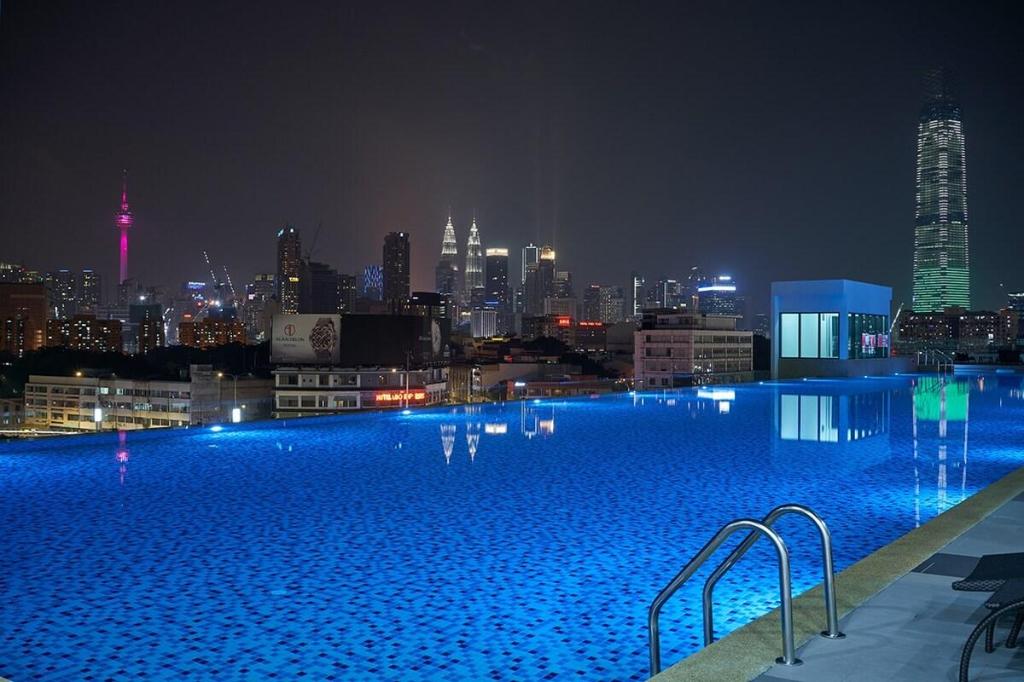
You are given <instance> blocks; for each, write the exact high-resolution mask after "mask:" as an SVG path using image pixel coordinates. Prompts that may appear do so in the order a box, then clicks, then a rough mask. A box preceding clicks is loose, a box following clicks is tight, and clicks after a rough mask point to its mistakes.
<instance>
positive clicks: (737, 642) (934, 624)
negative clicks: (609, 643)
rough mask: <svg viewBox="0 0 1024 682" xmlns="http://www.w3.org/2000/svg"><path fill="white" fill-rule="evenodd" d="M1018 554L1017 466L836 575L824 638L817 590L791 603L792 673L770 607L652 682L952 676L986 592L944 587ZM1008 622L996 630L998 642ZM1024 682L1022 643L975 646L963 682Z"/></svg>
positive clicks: (1022, 484)
mask: <svg viewBox="0 0 1024 682" xmlns="http://www.w3.org/2000/svg"><path fill="white" fill-rule="evenodd" d="M1004 552H1024V468H1022V469H1018V470H1017V471H1015V472H1013V473H1011V474H1009V475H1007V476H1005V477H1004V478H1002V479H1000V480H999V481H997V482H995V483H993V484H992V485H990V486H988V487H987V488H985V489H984V490H981V491H980V492H978V493H977V494H975V495H974V496H972V497H970V498H968V499H967V500H965V501H963V502H961V503H960V504H958V505H957V506H955V507H953V508H952V509H950V510H948V511H946V512H945V513H943V514H941V515H939V516H938V517H936V518H934V519H932V520H931V521H930V522H928V523H926V524H925V525H924V526H921V527H920V528H917V529H915V530H913V531H911V532H910V533H908V534H907V535H905V536H903V537H901V538H899V539H898V540H896V541H895V542H892V543H891V544H889V545H886V546H885V547H883V548H882V549H880V550H879V551H877V552H875V553H873V554H871V555H869V556H867V557H865V558H864V559H862V560H861V561H859V562H857V563H856V564H854V565H853V566H850V567H849V568H847V569H846V570H845V571H842V572H841V573H839V574H838V575H837V576H836V596H837V603H838V607H839V614H840V617H841V620H840V629H841V630H842V631H843V632H844V633H845V634H846V638H845V639H841V640H826V639H824V638H822V637H820V636H818V633H819V632H820V631H821V630H822V629H823V628H824V618H825V615H824V608H823V605H822V604H823V598H822V590H821V586H820V585H819V586H818V587H816V588H814V589H812V590H809V591H808V592H805V593H804V594H802V595H801V596H800V597H797V598H796V599H794V600H793V620H794V633H795V636H796V640H797V642H798V644H800V643H803V646H800V648H799V649H798V651H797V657H798V658H800V659H801V660H803V664H802V665H800V666H784V665H776V664H774V660H775V658H776V657H777V656H779V655H780V653H781V635H780V631H779V614H778V609H776V610H775V611H772V612H771V613H768V614H766V615H765V616H762V617H761V618H759V619H757V620H755V621H753V622H752V623H750V624H748V625H746V626H744V627H742V628H739V629H738V630H736V631H734V632H733V633H732V634H730V635H728V636H727V637H724V638H723V639H721V640H719V641H717V642H715V643H714V644H712V645H711V646H709V647H706V648H704V649H702V650H700V651H698V652H697V653H695V654H693V655H692V656H690V657H688V658H686V659H684V660H683V661H680V662H679V663H677V664H676V665H674V666H672V667H671V668H668V669H667V670H664V671H663V672H662V673H661V674H659V675H657V676H655V677H654V678H653V680H655V682H683V681H684V680H686V681H687V682H694V681H697V680H714V681H715V682H732V681H735V682H748V681H749V680H757V681H758V682H782V681H783V680H787V681H799V682H803V681H807V682H810V681H812V680H813V681H814V682H830V681H835V682H840V681H842V682H859V681H862V680H863V681H865V682H867V681H868V680H871V681H875V680H890V679H891V680H908V681H917V680H920V681H922V682H923V681H925V680H927V681H928V682H932V681H942V680H952V681H955V680H956V679H957V671H958V668H959V662H960V653H961V650H962V648H963V645H964V642H965V641H966V640H967V636H968V635H969V634H970V632H971V630H973V629H974V626H975V624H977V623H978V621H980V620H981V619H982V618H983V617H984V616H985V615H986V614H987V613H988V610H987V609H985V607H984V603H985V600H986V598H987V597H989V596H990V594H989V593H986V592H956V591H954V590H953V589H952V588H951V583H952V582H953V581H954V580H956V579H957V578H961V577H963V576H965V575H967V573H969V572H970V570H971V569H972V568H973V567H974V563H975V560H976V558H977V557H980V556H981V555H982V554H998V553H1004ZM1007 626H1008V623H1007V624H1005V625H1003V626H1002V627H1001V628H1000V629H998V630H997V635H996V641H997V644H998V643H999V642H1000V635H1001V636H1002V640H1003V641H1005V637H1006V629H1007ZM1009 679H1024V646H1021V647H1019V648H1018V649H1013V650H1007V649H1006V648H1005V647H999V648H997V649H996V651H995V652H994V653H991V654H986V653H985V652H984V647H983V646H982V645H981V644H979V645H978V647H977V648H976V649H975V652H974V657H973V658H972V662H971V680H972V682H976V681H978V682H980V681H981V680H1009Z"/></svg>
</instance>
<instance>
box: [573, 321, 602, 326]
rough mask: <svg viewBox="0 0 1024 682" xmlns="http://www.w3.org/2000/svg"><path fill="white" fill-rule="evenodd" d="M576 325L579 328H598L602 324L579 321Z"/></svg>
mask: <svg viewBox="0 0 1024 682" xmlns="http://www.w3.org/2000/svg"><path fill="white" fill-rule="evenodd" d="M577 324H579V326H581V327H600V326H601V325H603V324H604V322H594V321H591V320H580V321H579V322H578V323H577Z"/></svg>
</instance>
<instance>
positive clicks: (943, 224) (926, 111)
mask: <svg viewBox="0 0 1024 682" xmlns="http://www.w3.org/2000/svg"><path fill="white" fill-rule="evenodd" d="M914 218H915V220H914V302H913V309H914V311H915V312H939V311H942V310H944V309H946V308H948V307H951V306H960V307H963V308H966V309H970V307H971V271H970V258H969V255H968V250H967V161H966V152H965V148H964V131H963V123H962V120H961V114H960V104H959V102H958V101H957V98H956V96H955V94H954V92H953V88H952V86H951V83H950V79H949V75H948V73H947V72H946V71H945V70H944V69H939V70H936V71H933V72H931V73H930V74H929V75H928V78H927V97H926V101H925V105H924V108H922V110H921V116H920V118H919V119H918V124H917V202H916V210H915V215H914Z"/></svg>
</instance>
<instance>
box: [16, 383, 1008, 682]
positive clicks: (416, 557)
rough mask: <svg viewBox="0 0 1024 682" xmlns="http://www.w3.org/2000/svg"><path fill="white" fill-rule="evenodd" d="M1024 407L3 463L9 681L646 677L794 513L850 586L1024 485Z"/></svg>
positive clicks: (655, 415)
mask: <svg viewBox="0 0 1024 682" xmlns="http://www.w3.org/2000/svg"><path fill="white" fill-rule="evenodd" d="M1022 388H1024V386H1022V383H1021V378H1020V377H1019V376H1015V375H980V376H974V377H965V378H956V379H951V378H949V377H947V378H946V379H940V378H938V377H935V376H902V377H888V378H875V379H858V380H836V381H810V380H808V381H792V382H779V383H765V384H764V385H756V384H751V385H739V386H733V387H715V388H706V389H694V390H681V391H674V392H667V393H657V394H655V393H640V394H629V395H627V394H622V395H617V396H608V397H603V398H600V399H581V400H569V401H560V400H550V401H549V400H545V401H537V402H535V401H527V402H518V403H507V404H504V405H491V406H472V407H458V408H439V409H431V410H413V411H411V412H410V413H409V414H403V413H401V412H389V413H378V414H362V415H349V416H344V417H331V418H318V419H307V420H298V421H296V420H291V421H287V422H267V423H262V424H253V425H244V426H233V425H230V426H229V425H225V426H224V428H223V429H222V430H220V431H218V432H214V431H213V430H212V429H209V428H207V429H189V430H182V431H174V432H170V431H167V432H162V433H156V432H149V433H139V434H136V433H132V434H129V435H126V434H124V433H121V434H117V433H106V434H97V435H91V436H81V437H75V438H62V439H54V440H47V441H35V442H25V443H14V444H6V445H3V446H0V495H2V499H3V500H4V501H5V502H4V505H2V507H0V524H2V527H3V528H4V539H5V545H6V547H7V549H8V552H9V556H10V557H12V560H11V561H9V562H8V565H7V568H6V570H5V572H4V574H3V576H2V577H0V599H2V600H3V603H4V604H5V607H4V615H3V618H0V675H2V676H5V677H9V678H12V679H16V680H22V679H36V678H38V679H68V680H72V679H73V680H79V679H85V678H87V677H90V676H92V677H94V678H97V679H105V678H107V677H113V678H127V677H135V676H139V677H145V678H146V679H172V678H174V679H177V678H180V677H181V676H185V675H190V676H193V677H195V678H199V679H212V678H216V679H240V680H241V679H253V678H263V677H269V676H271V675H273V676H276V677H278V678H283V679H299V678H300V677H307V678H308V679H365V678H369V677H377V678H384V679H451V680H465V679H554V678H564V677H569V676H571V677H572V678H581V679H599V680H613V679H614V680H620V679H643V678H644V677H645V670H646V663H647V661H646V655H647V649H646V633H645V630H644V625H645V617H646V608H647V605H648V604H649V603H650V600H651V599H652V598H653V596H654V595H655V594H656V592H657V591H658V590H659V589H660V588H661V587H663V586H664V584H665V583H666V582H667V581H668V579H669V578H670V577H671V576H672V575H674V574H675V572H676V571H677V570H678V569H679V568H680V567H681V566H682V564H683V563H684V562H685V561H686V560H687V559H688V558H689V557H690V556H692V555H693V554H694V553H695V552H696V551H697V550H698V549H699V548H700V546H701V545H703V543H704V542H705V541H706V540H707V539H708V537H709V536H710V534H711V533H713V532H714V531H715V530H717V528H718V527H719V526H721V525H722V524H723V523H725V522H727V521H729V520H731V519H732V518H735V517H739V516H760V515H762V514H764V513H765V512H767V511H768V510H769V509H771V508H772V507H774V506H776V505H777V504H780V503H783V502H791V501H792V502H801V503H804V504H807V505H809V506H811V507H813V508H815V509H816V510H818V511H819V512H820V513H821V514H822V515H823V516H824V517H825V519H826V520H827V522H828V523H829V526H830V528H831V529H832V533H833V537H834V542H835V552H836V557H835V558H836V563H837V567H838V568H840V569H841V568H843V567H845V566H848V565H850V564H851V563H853V562H854V561H856V560H858V559H860V558H862V557H863V556H865V555H867V554H868V553H870V552H871V551H874V550H875V549H878V548H879V547H881V546H882V545H884V544H887V543H888V542H891V541H892V540H894V539H896V538H898V537H899V536H901V535H903V534H904V533H906V532H907V531H909V530H911V529H913V528H914V527H916V526H918V525H920V524H922V523H925V522H927V521H928V520H929V519H931V518H933V517H934V516H935V515H937V514H939V513H941V512H942V511H944V510H946V509H948V508H949V507H950V506H952V505H954V504H956V503H957V502H959V501H961V500H963V499H965V498H966V497H968V496H970V495H971V494H973V493H975V492H977V491H978V490H979V489H981V488H982V487H984V486H985V485H987V484H989V483H991V482H993V481H995V480H997V479H998V478H1000V477H1001V476H1003V475H1005V474H1006V473H1009V472H1010V471H1012V470H1013V469H1015V468H1017V467H1018V466H1020V465H1021V463H1022V459H1024V455H1022V450H1024V435H1022V426H1021V425H1022V423H1024V420H1022V417H1024V392H1022ZM968 425H969V426H970V428H969V429H968ZM129 452H130V456H129ZM129 468H130V470H129ZM780 528H781V529H782V531H783V533H784V534H785V536H786V538H787V542H788V544H789V546H790V550H791V553H792V556H793V578H794V588H795V589H797V590H802V589H805V588H807V587H809V586H811V585H813V584H815V583H816V582H817V581H818V579H819V578H820V566H819V564H818V557H817V552H818V550H817V544H816V543H817V541H816V539H815V538H814V536H813V534H812V531H811V530H810V529H809V528H807V527H806V525H805V524H801V523H799V521H796V522H791V521H786V520H784V521H781V522H780ZM737 542H738V539H737ZM724 549H725V548H723V551H724ZM769 551H770V550H769V549H768V548H767V546H766V545H764V546H758V547H755V549H754V550H752V551H751V553H750V554H748V555H747V557H746V558H745V559H744V560H743V561H742V562H741V563H740V564H738V565H737V566H736V568H735V569H734V570H733V571H732V572H730V573H729V574H728V575H727V576H726V577H725V578H724V579H723V580H722V582H721V583H720V584H719V586H718V588H717V589H716V609H715V610H716V615H717V616H718V618H717V619H716V620H717V621H718V622H717V623H716V625H717V629H718V631H719V633H724V632H726V631H728V630H731V629H733V628H735V627H737V626H739V625H741V624H743V623H745V622H747V621H749V620H750V619H751V618H753V617H756V616H757V615H759V614H761V613H763V612H765V611H766V610H768V609H770V608H772V607H773V606H774V605H775V599H776V598H777V585H776V584H775V582H774V581H775V578H774V576H773V575H772V574H773V572H774V568H773V566H774V564H773V562H772V561H771V560H770V555H769V554H768V552H769ZM707 570H708V571H710V568H708V569H707ZM703 575H706V574H705V573H701V574H698V576H697V578H698V579H697V580H696V581H695V582H693V583H692V584H691V585H689V586H687V587H686V588H684V590H683V591H681V592H680V593H679V594H678V595H677V597H676V598H675V599H674V600H673V601H672V602H670V603H669V605H668V606H667V607H666V609H665V610H664V611H663V615H662V621H661V622H662V643H663V644H662V646H663V658H664V661H665V662H666V663H667V664H670V663H671V662H674V661H675V660H677V659H678V658H680V657H681V656H683V655H685V654H686V653H688V652H690V651H693V650H694V649H695V648H696V647H697V646H698V645H699V639H700V597H699V589H700V584H701V582H702V576H703ZM140 673H142V674H140Z"/></svg>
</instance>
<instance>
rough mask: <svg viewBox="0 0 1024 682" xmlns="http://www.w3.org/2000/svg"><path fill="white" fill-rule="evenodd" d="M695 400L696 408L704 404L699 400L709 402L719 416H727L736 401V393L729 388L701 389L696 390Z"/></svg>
mask: <svg viewBox="0 0 1024 682" xmlns="http://www.w3.org/2000/svg"><path fill="white" fill-rule="evenodd" d="M697 398H698V399H699V400H698V405H697V406H698V407H700V406H702V405H703V404H704V403H701V402H700V401H701V400H710V401H712V402H713V403H714V405H715V408H716V409H717V410H718V413H719V414H729V412H730V411H731V410H732V404H733V402H734V401H735V400H736V391H735V390H733V389H731V388H701V389H698V390H697Z"/></svg>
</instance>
